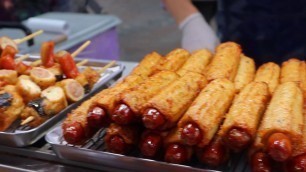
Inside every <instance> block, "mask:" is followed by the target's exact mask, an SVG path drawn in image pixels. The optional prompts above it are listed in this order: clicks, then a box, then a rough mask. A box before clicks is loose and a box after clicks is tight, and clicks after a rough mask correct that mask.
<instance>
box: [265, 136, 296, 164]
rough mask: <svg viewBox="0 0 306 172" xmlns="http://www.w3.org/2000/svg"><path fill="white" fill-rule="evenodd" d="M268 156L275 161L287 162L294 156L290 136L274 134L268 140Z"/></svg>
mask: <svg viewBox="0 0 306 172" xmlns="http://www.w3.org/2000/svg"><path fill="white" fill-rule="evenodd" d="M267 150H268V154H269V155H270V156H271V158H272V159H274V160H275V161H280V162H283V161H286V160H287V159H288V158H289V157H290V156H291V154H292V144H291V141H290V139H289V137H288V136H286V135H285V134H283V133H274V134H272V135H271V136H270V137H269V139H268V144H267Z"/></svg>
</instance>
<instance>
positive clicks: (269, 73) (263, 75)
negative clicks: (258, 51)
mask: <svg viewBox="0 0 306 172" xmlns="http://www.w3.org/2000/svg"><path fill="white" fill-rule="evenodd" d="M254 81H256V82H265V83H267V84H268V87H269V92H270V94H271V95H272V94H273V93H274V91H275V89H276V87H277V86H278V85H279V82H280V67H279V65H277V64H276V63H273V62H268V63H265V64H263V65H261V66H260V67H259V68H258V69H257V72H256V75H255V79H254Z"/></svg>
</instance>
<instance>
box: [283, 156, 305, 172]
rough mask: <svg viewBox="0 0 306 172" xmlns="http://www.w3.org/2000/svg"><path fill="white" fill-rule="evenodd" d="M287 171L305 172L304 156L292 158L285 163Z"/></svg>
mask: <svg viewBox="0 0 306 172" xmlns="http://www.w3.org/2000/svg"><path fill="white" fill-rule="evenodd" d="M286 168H287V171H288V172H291V171H295V172H305V171H306V154H302V155H299V156H296V157H294V158H293V159H291V160H290V161H289V162H288V163H287V166H286Z"/></svg>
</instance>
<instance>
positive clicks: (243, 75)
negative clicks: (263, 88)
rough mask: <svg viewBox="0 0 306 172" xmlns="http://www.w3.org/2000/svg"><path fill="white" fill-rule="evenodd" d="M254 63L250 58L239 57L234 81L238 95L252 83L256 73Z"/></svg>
mask: <svg viewBox="0 0 306 172" xmlns="http://www.w3.org/2000/svg"><path fill="white" fill-rule="evenodd" d="M255 68H256V66H255V62H254V60H253V59H251V58H250V57H247V56H245V55H243V54H242V55H241V58H240V63H239V67H238V71H237V75H236V77H235V79H234V84H235V88H236V92H237V93H239V92H240V91H241V90H242V89H243V88H244V87H245V86H246V85H247V84H248V83H250V82H252V81H253V80H254V77H255V71H256V69H255Z"/></svg>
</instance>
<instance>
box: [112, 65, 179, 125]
mask: <svg viewBox="0 0 306 172" xmlns="http://www.w3.org/2000/svg"><path fill="white" fill-rule="evenodd" d="M178 78H179V76H178V75H177V74H176V73H175V72H171V71H161V72H159V73H157V74H154V75H153V76H151V77H149V78H148V79H146V80H145V81H144V82H143V83H141V84H139V85H137V86H135V87H133V88H131V89H129V90H127V91H124V92H123V93H122V94H121V95H120V98H119V99H118V101H116V106H115V108H114V111H113V113H111V114H110V115H111V119H112V120H113V121H114V122H115V123H117V124H130V123H132V122H135V121H137V120H139V119H141V118H140V117H141V110H142V107H143V105H144V104H145V103H146V102H147V101H148V100H149V99H150V98H152V97H153V96H154V95H156V94H157V93H158V92H160V91H161V90H162V89H163V88H165V87H166V86H168V85H169V84H170V83H172V82H173V81H174V80H176V79H178Z"/></svg>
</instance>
